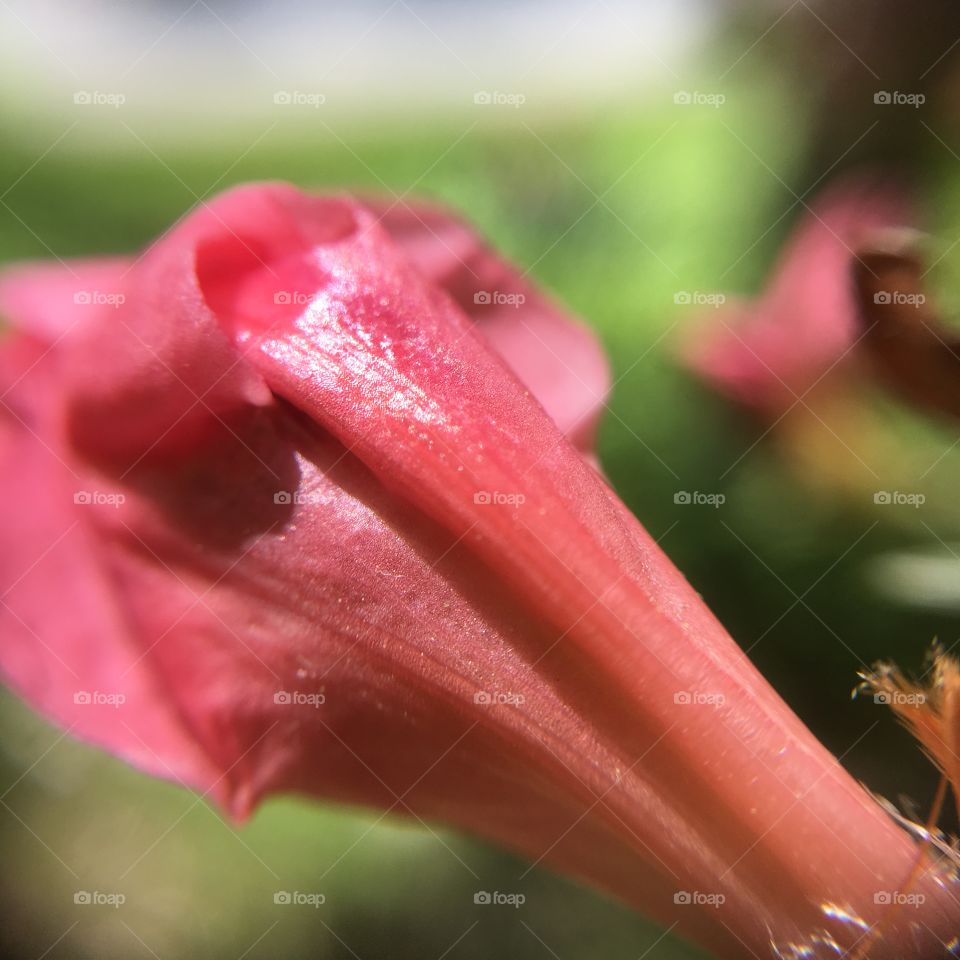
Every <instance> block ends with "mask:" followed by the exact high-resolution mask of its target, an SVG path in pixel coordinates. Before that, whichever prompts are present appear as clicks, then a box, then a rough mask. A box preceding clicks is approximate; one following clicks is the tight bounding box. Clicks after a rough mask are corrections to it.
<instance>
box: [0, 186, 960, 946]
mask: <svg viewBox="0 0 960 960" xmlns="http://www.w3.org/2000/svg"><path fill="white" fill-rule="evenodd" d="M379 212H380V214H381V217H382V221H381V220H378V216H377V214H376V213H375V212H373V211H372V210H371V209H370V208H369V207H366V206H364V205H361V204H359V203H357V202H354V201H352V200H350V199H345V198H329V197H315V196H307V195H304V194H301V193H299V192H297V191H295V190H294V189H292V188H289V187H286V186H280V185H266V186H250V187H245V188H240V189H237V190H234V191H231V192H229V193H227V194H225V195H223V196H221V197H219V198H218V199H216V200H215V201H214V202H212V203H210V204H206V205H204V206H203V207H202V209H199V210H197V211H196V212H194V213H193V214H191V215H190V216H189V217H188V218H186V219H185V220H184V221H183V222H181V223H180V224H178V225H177V226H176V227H175V228H174V229H172V230H171V232H170V233H169V234H167V235H166V236H164V237H162V238H161V239H160V240H159V241H158V242H157V243H156V244H155V245H154V246H153V247H151V248H150V249H149V250H147V251H146V252H145V253H144V254H143V255H142V256H141V257H140V258H138V259H137V260H131V261H121V260H116V261H102V262H92V263H89V262H88V263H79V262H75V263H66V264H61V265H44V266H28V267H23V268H18V269H14V270H11V271H10V272H9V273H8V274H7V275H6V277H5V279H3V281H2V283H0V301H2V303H3V304H4V306H5V309H6V311H7V313H8V314H9V316H10V317H11V319H12V320H13V321H14V322H15V324H16V325H17V328H18V331H17V332H16V333H15V334H14V335H12V336H10V337H9V338H8V339H7V341H6V342H5V344H4V345H3V347H2V351H0V386H2V389H3V405H2V407H0V410H2V417H0V458H2V465H3V473H2V477H3V480H2V484H3V487H2V492H3V496H2V497H0V523H2V525H3V529H4V533H5V538H6V539H5V543H4V550H3V551H2V553H0V595H2V598H3V602H2V606H0V626H2V631H3V632H2V636H3V641H2V646H0V664H2V668H3V671H4V673H5V674H6V676H7V678H8V679H9V682H10V684H11V685H12V686H13V687H14V688H15V689H16V690H18V691H19V692H20V693H21V694H22V695H23V696H24V697H25V698H26V699H27V700H28V701H29V702H30V703H32V704H33V705H34V706H35V707H36V708H37V709H39V710H40V711H42V712H43V713H44V714H46V715H47V716H49V717H50V718H52V719H53V720H55V721H56V722H58V723H60V724H61V725H63V726H64V727H66V728H68V729H69V730H70V731H71V732H72V733H73V734H75V735H76V736H78V737H81V738H83V739H86V740H88V741H90V742H93V743H96V744H99V745H101V746H103V747H105V748H106V749H108V750H110V751H112V752H114V753H116V754H118V755H119V756H121V757H124V758H125V759H126V760H128V761H129V762H131V763H133V764H135V765H136V766H138V767H140V768H141V769H143V770H146V771H148V772H150V773H152V774H155V775H157V776H160V777H165V778H169V779H172V780H175V781H179V782H182V783H184V784H187V785H190V786H192V787H193V788H195V789H197V790H200V791H203V792H204V793H205V794H209V795H211V796H212V797H214V798H215V799H216V800H218V801H219V802H220V803H221V804H222V805H223V806H224V807H226V808H227V809H228V810H230V811H231V812H232V813H233V815H234V816H236V817H239V818H242V817H245V816H246V815H248V814H249V812H250V811H251V810H252V809H253V808H254V806H255V805H256V804H257V802H258V801H259V800H260V799H261V798H263V797H264V796H265V795H267V794H270V793H273V792H277V791H298V792H303V793H308V794H312V795H315V796H319V797H323V798H331V799H336V800H340V801H345V802H350V803H360V804H365V805H370V806H376V807H378V808H382V809H386V810H394V811H395V812H397V813H400V814H408V815H412V816H415V817H417V818H421V817H423V818H430V819H435V820H440V821H444V822H448V823H452V824H456V825H458V826H460V827H463V828H465V829H468V830H472V831H475V832H477V833H479V834H482V835H484V836H487V837H490V838H492V839H494V840H497V841H499V842H501V843H503V844H504V845H506V846H508V847H511V848H513V849H515V850H518V851H521V852H522V853H524V854H525V855H526V856H528V857H529V858H530V859H531V860H534V861H537V862H539V861H540V860H546V861H548V862H550V863H552V864H554V865H556V866H558V867H560V868H562V869H566V870H568V871H570V872H572V873H574V874H576V875H577V876H580V877H583V878H586V879H588V880H590V881H591V882H593V883H595V884H597V885H599V886H601V887H602V888H604V889H606V890H609V891H612V892H613V893H615V894H616V895H617V896H619V897H621V898H622V899H624V900H626V901H628V902H630V903H632V904H634V905H636V906H637V907H639V908H641V909H643V910H645V911H647V912H648V913H650V914H651V915H653V916H654V917H656V918H658V919H660V920H661V921H663V922H670V923H676V924H678V929H680V930H682V931H683V932H684V933H686V934H687V935H688V936H691V937H693V938H694V939H696V940H699V941H700V942H702V943H704V944H706V945H708V946H709V947H711V948H712V949H714V950H715V951H716V953H717V954H718V955H719V956H723V957H728V958H741V957H744V956H749V955H760V956H769V955H771V951H774V955H779V956H782V957H800V956H819V955H827V954H829V950H830V949H832V947H830V944H840V945H849V944H852V943H853V942H855V941H857V940H858V939H859V938H860V937H861V936H862V934H863V931H864V928H865V927H867V926H869V925H870V924H872V923H875V922H876V921H877V920H878V919H879V918H880V917H881V916H882V914H883V906H882V901H878V900H877V898H876V896H875V893H876V891H883V890H897V889H898V887H897V884H898V883H899V882H900V881H901V880H902V879H903V878H904V877H905V876H907V875H908V873H909V871H910V868H911V865H912V863H913V862H914V858H915V854H916V848H915V846H914V844H913V842H912V841H911V840H910V839H909V838H908V837H907V836H906V834H905V833H903V832H901V831H900V830H899V828H897V827H896V826H895V825H894V824H893V823H892V822H891V821H890V820H889V819H888V817H887V815H886V814H885V813H884V812H883V811H882V810H881V808H880V807H879V806H878V805H877V804H876V803H875V802H874V801H873V799H872V798H871V797H870V796H869V795H868V794H867V793H866V792H865V791H864V790H863V789H862V788H861V787H860V786H859V785H857V784H856V783H855V782H854V781H853V780H852V779H851V778H850V777H849V776H848V775H847V774H846V773H845V772H844V771H843V770H842V768H841V767H840V766H839V764H838V763H837V762H836V760H835V759H834V758H833V757H832V756H831V755H830V754H829V753H828V752H827V751H826V750H825V749H824V748H823V747H822V746H821V745H820V744H819V743H817V741H816V740H815V739H814V738H813V737H812V735H811V734H810V733H809V732H808V731H807V730H806V728H805V727H804V726H803V724H802V723H801V722H800V721H799V720H798V719H797V718H796V717H795V716H794V715H793V714H792V713H791V712H790V710H789V709H788V708H787V707H786V706H785V704H784V703H783V702H782V701H781V700H780V699H779V697H778V696H777V695H776V694H775V693H774V691H773V690H772V689H771V688H770V687H769V686H768V685H767V684H766V682H765V681H764V680H763V679H762V677H760V675H759V674H758V673H757V672H756V670H755V669H754V668H753V667H752V665H751V664H750V663H749V661H748V660H747V659H746V657H745V656H744V655H743V654H742V653H741V651H740V650H739V649H738V648H737V646H736V645H735V644H734V643H733V641H732V640H731V639H730V638H729V636H728V635H727V634H726V633H725V632H724V630H723V628H722V627H721V626H720V624H719V623H718V622H717V621H716V620H715V619H714V618H713V616H712V615H711V614H710V612H709V611H708V610H707V608H706V607H705V606H704V604H703V603H702V602H701V600H700V598H699V597H698V596H697V594H696V593H695V592H694V591H693V590H692V589H691V588H690V586H689V585H688V584H687V583H686V582H685V580H684V579H683V577H682V576H681V575H680V574H679V573H678V572H677V571H676V569H675V568H674V567H673V566H672V565H671V563H670V562H669V560H668V559H667V558H666V557H665V556H664V554H663V553H662V552H661V551H660V550H659V548H658V547H657V546H656V544H655V543H654V542H653V540H652V539H651V538H650V536H649V534H647V533H646V531H645V530H644V529H643V528H642V527H641V526H640V525H639V524H638V523H637V522H636V521H635V519H634V518H633V517H632V516H631V515H630V514H629V512H628V511H627V510H626V508H625V507H624V506H623V504H622V503H621V502H620V501H619V500H618V499H617V497H616V496H615V495H614V493H613V492H612V491H611V490H610V488H609V487H608V486H607V484H606V483H605V482H604V480H603V479H602V477H601V476H600V475H599V474H598V473H597V472H596V471H595V470H594V469H593V468H592V467H591V466H590V465H589V464H588V463H587V462H586V461H585V459H584V456H583V455H582V454H583V451H585V450H586V448H588V447H589V444H590V440H591V435H592V428H593V425H594V423H595V421H596V418H597V414H598V411H599V410H600V407H601V406H602V404H603V401H604V398H605V394H606V390H607V372H606V365H605V362H604V360H603V357H602V355H601V354H600V352H599V349H598V347H597V345H596V343H595V342H594V340H593V339H592V338H591V337H590V335H589V334H588V333H587V332H586V331H585V330H584V329H583V328H582V327H580V326H579V325H577V324H576V323H574V322H573V321H572V320H570V319H568V318H567V317H566V316H565V315H564V314H563V313H561V312H560V311H559V310H558V309H557V308H556V307H554V306H553V305H551V304H550V303H549V302H548V301H547V300H546V299H545V298H543V297H542V296H541V295H540V294H539V293H537V291H536V290H534V289H533V288H532V286H531V285H530V284H528V283H527V282H526V281H525V280H523V279H522V277H521V276H520V275H519V274H518V273H517V272H516V271H515V270H514V269H513V268H511V267H509V266H508V265H506V264H505V263H503V262H502V261H501V260H500V259H499V258H497V257H496V256H495V255H494V254H492V253H491V252H490V251H488V250H487V249H486V248H485V247H483V246H482V245H481V244H480V243H479V242H478V241H477V239H476V238H475V237H474V235H473V234H472V233H471V232H470V231H469V230H468V229H467V228H466V227H464V226H462V225H461V224H459V223H457V222H456V221H454V220H453V219H452V218H450V217H449V215H448V214H446V213H444V212H443V211H440V210H437V209H419V208H417V209H414V210H410V209H403V210H401V209H398V208H393V209H385V208H383V207H381V208H380V211H379ZM571 440H572V441H574V442H575V443H576V444H577V445H578V446H579V449H577V447H575V446H574V445H573V443H571ZM917 892H920V893H923V894H924V895H925V896H926V898H927V899H926V903H925V904H924V909H923V911H922V914H918V915H917V916H921V915H922V919H923V924H922V927H921V926H916V925H915V924H913V923H912V922H911V923H907V922H906V920H904V922H903V923H901V924H900V925H899V926H895V927H893V928H892V929H891V930H890V931H889V932H888V934H887V935H886V936H885V938H884V940H883V942H882V943H879V944H877V946H876V948H875V949H874V951H873V952H872V953H871V957H874V958H881V957H885V958H891V960H892V958H894V957H904V956H906V955H907V954H909V955H910V956H915V957H920V956H921V955H923V956H926V955H931V956H932V955H935V953H934V951H937V950H939V949H940V944H941V943H942V941H943V940H945V939H946V938H947V937H948V936H951V935H953V933H955V932H956V928H957V923H958V910H957V904H956V901H955V899H954V896H953V892H952V890H950V889H949V888H947V886H946V885H945V882H944V881H943V879H942V878H934V877H932V876H929V875H928V876H926V877H924V878H923V880H922V882H921V883H920V884H919V886H918V887H917ZM909 919H910V920H911V921H912V920H914V919H916V916H911V917H910V918H909ZM805 945H806V946H805ZM807 948H809V949H808V952H806V953H802V952H800V951H801V950H802V949H807ZM791 950H793V951H794V952H792V953H791V952H790V951H791ZM777 951H779V954H778V953H777ZM829 955H831V956H832V955H833V954H829Z"/></svg>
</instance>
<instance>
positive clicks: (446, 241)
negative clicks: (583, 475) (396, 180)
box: [370, 200, 610, 451]
mask: <svg viewBox="0 0 960 960" xmlns="http://www.w3.org/2000/svg"><path fill="white" fill-rule="evenodd" d="M370 206H371V209H373V211H374V212H375V213H376V214H377V216H378V218H379V221H380V224H381V226H383V227H384V229H385V230H386V231H387V233H388V234H389V235H390V237H391V238H392V239H393V240H394V241H396V242H397V243H398V244H399V246H400V248H401V250H402V252H403V254H404V256H405V257H406V259H407V261H408V262H409V263H411V264H412V265H413V266H414V267H415V268H416V269H417V271H418V272H419V273H420V274H421V276H423V277H424V278H425V279H426V280H427V281H428V282H429V283H430V284H431V285H433V286H437V287H440V288H441V289H443V290H445V291H446V292H447V293H448V294H450V296H451V297H453V299H454V301H455V302H456V303H457V305H458V306H459V307H460V309H461V310H463V312H464V313H466V314H467V316H468V317H470V319H471V320H473V321H474V322H475V323H476V324H477V326H478V327H479V328H480V330H481V331H482V332H483V335H484V337H485V338H486V340H487V342H488V343H489V344H490V345H491V346H492V347H493V349H494V350H496V351H497V353H499V354H500V356H501V357H503V358H504V359H505V360H506V361H507V364H508V365H509V366H510V368H511V370H513V372H514V373H515V374H516V375H517V376H518V377H519V378H520V380H521V381H522V382H523V383H524V384H525V385H526V386H527V387H528V389H529V390H530V392H531V393H532V394H533V395H534V396H535V397H536V398H537V400H539V401H540V403H541V404H542V405H543V407H544V409H545V410H546V411H547V413H549V414H550V417H551V419H552V420H553V422H554V423H555V424H556V425H557V426H558V427H559V428H560V430H561V432H562V433H564V434H566V435H567V436H568V437H570V438H571V440H573V442H574V443H575V444H576V445H577V446H579V447H580V448H581V449H583V450H584V451H589V450H591V449H592V447H593V440H594V433H595V430H596V424H597V420H598V419H599V416H600V412H601V410H602V409H603V405H604V403H605V402H606V398H607V393H608V392H609V388H610V370H609V366H608V364H607V360H606V357H605V356H604V355H603V351H602V350H601V349H600V346H599V344H598V343H597V340H596V338H595V337H594V336H593V334H592V333H590V331H588V330H587V329H586V328H585V327H584V326H582V325H581V324H580V323H578V322H576V321H575V320H574V319H573V318H572V317H571V316H570V315H569V314H567V313H566V312H564V311H563V310H562V309H560V308H559V307H557V306H556V305H555V304H554V303H552V302H551V301H550V300H549V299H548V298H546V297H545V296H543V295H542V294H541V293H540V292H539V291H538V290H537V289H536V287H534V285H533V284H532V283H530V282H529V281H528V280H527V279H526V278H525V275H523V274H521V273H520V272H519V271H518V270H517V269H516V268H515V267H514V266H513V265H512V264H510V263H508V262H507V261H506V260H504V259H503V258H501V257H499V256H498V255H497V254H496V253H495V252H494V251H492V250H491V249H490V248H489V247H488V246H487V245H486V244H485V243H483V241H482V240H481V239H480V238H479V237H478V236H477V234H476V233H475V232H474V231H473V230H472V229H471V228H470V227H469V226H467V225H466V224H465V223H463V222H462V221H461V220H460V219H459V218H457V217H456V216H455V215H454V214H452V213H451V212H449V211H448V210H446V209H444V208H443V207H439V206H433V205H430V206H428V205H426V204H416V205H413V206H412V205H410V204H408V203H407V202H405V201H402V200H401V201H395V202H394V203H392V204H390V205H387V204H386V203H385V202H383V203H379V204H371V205H370Z"/></svg>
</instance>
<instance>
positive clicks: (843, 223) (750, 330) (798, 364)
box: [688, 184, 911, 415]
mask: <svg viewBox="0 0 960 960" xmlns="http://www.w3.org/2000/svg"><path fill="white" fill-rule="evenodd" d="M910 216H911V215H910V213H909V210H908V205H907V204H906V203H905V202H904V200H903V199H902V197H901V196H900V195H899V194H897V193H895V192H893V191H890V190H888V189H886V188H881V187H874V186H871V185H849V184H841V185H839V186H837V187H834V188H832V189H831V190H830V191H828V192H827V193H826V194H824V196H823V197H821V198H820V199H819V200H818V201H817V202H816V203H815V205H814V206H813V208H811V209H810V210H809V212H807V213H806V214H805V215H804V217H803V219H802V220H801V223H800V225H799V226H798V227H797V229H796V231H795V233H794V235H793V237H792V239H791V240H790V242H789V244H788V245H787V247H786V249H785V250H784V252H783V254H782V256H781V258H780V262H779V264H778V265H777V266H776V267H775V269H774V271H773V280H772V282H771V284H770V286H769V287H768V289H767V291H766V292H765V293H764V294H763V295H762V296H761V297H760V298H759V299H758V300H757V301H755V302H751V303H735V304H732V305H731V306H730V307H728V308H722V309H721V310H720V311H719V316H718V315H717V314H716V313H713V311H711V315H710V317H709V318H707V317H704V318H703V328H702V329H701V330H700V331H699V332H698V333H697V335H696V336H695V338H694V339H693V340H691V342H690V346H689V348H688V359H689V362H690V364H691V366H692V367H693V368H694V369H695V370H696V371H697V372H699V373H700V374H701V375H702V376H703V377H705V378H706V379H707V380H708V381H709V382H711V383H712V384H714V385H715V386H717V387H718V388H719V389H721V390H723V391H724V392H725V393H728V394H730V395H731V396H732V397H733V398H734V399H736V400H739V401H741V402H743V403H745V404H747V405H749V406H755V407H759V408H761V409H764V410H767V411H769V412H772V413H774V415H776V414H778V413H780V412H782V411H783V410H785V409H787V408H789V407H790V406H791V405H792V404H794V403H795V402H796V401H797V398H798V397H801V396H803V395H804V394H805V393H806V392H807V391H809V390H810V389H811V388H812V387H813V386H814V385H815V384H816V383H818V382H819V381H820V380H821V379H822V378H823V377H824V376H825V374H826V373H827V372H828V371H830V370H831V369H833V368H834V367H835V366H836V365H837V364H839V363H840V362H842V361H843V360H844V358H845V357H846V356H847V355H848V354H849V352H850V350H851V348H852V347H853V345H854V343H855V342H856V340H857V337H858V335H859V327H858V322H857V311H856V304H855V301H854V296H853V284H852V279H851V267H852V263H853V258H854V255H855V251H856V250H857V249H858V247H859V244H860V243H861V242H862V240H863V239H864V238H865V237H867V236H870V235H871V234H872V233H873V232H874V231H876V230H878V229H880V228H883V227H888V226H891V225H897V224H902V223H905V222H909V220H910Z"/></svg>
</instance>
